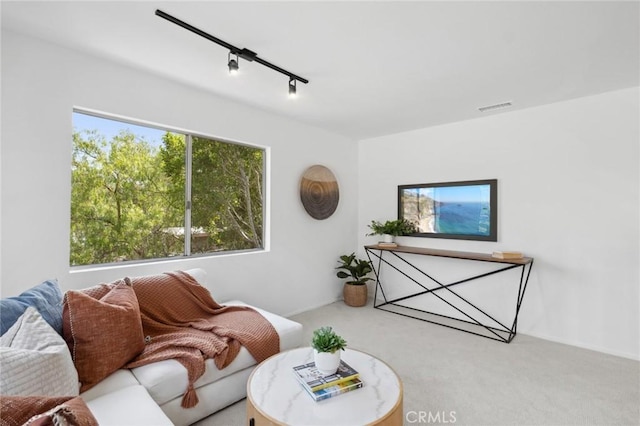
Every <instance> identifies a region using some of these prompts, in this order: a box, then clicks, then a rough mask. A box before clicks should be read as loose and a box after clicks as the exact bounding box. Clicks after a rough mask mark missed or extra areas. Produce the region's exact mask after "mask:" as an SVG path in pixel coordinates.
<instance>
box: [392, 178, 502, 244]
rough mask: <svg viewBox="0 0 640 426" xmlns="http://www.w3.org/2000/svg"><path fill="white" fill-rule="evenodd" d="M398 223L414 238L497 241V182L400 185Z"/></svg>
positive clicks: (476, 181) (479, 181)
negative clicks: (402, 221)
mask: <svg viewBox="0 0 640 426" xmlns="http://www.w3.org/2000/svg"><path fill="white" fill-rule="evenodd" d="M398 219H405V220H408V221H409V222H411V223H412V224H414V225H415V227H416V229H417V232H416V233H414V234H411V236H412V237H427V238H449V239H458V240H479V241H498V180H497V179H485V180H469V181H458V182H437V183H421V184H411V185H398Z"/></svg>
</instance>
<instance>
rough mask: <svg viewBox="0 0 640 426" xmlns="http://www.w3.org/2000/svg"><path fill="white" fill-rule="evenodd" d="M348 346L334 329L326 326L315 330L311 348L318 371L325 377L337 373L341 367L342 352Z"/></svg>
mask: <svg viewBox="0 0 640 426" xmlns="http://www.w3.org/2000/svg"><path fill="white" fill-rule="evenodd" d="M346 346H347V342H346V340H344V339H343V338H342V336H339V335H338V334H337V333H336V332H335V331H333V328H331V327H329V326H325V327H320V328H318V329H316V330H314V331H313V337H312V338H311V347H312V348H313V359H314V362H315V363H316V368H317V369H318V371H320V372H321V373H322V374H325V375H329V374H333V373H335V372H336V371H337V370H338V366H339V365H340V351H343V350H344V348H345V347H346Z"/></svg>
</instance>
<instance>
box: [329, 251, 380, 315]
mask: <svg viewBox="0 0 640 426" xmlns="http://www.w3.org/2000/svg"><path fill="white" fill-rule="evenodd" d="M338 263H339V266H338V267H337V268H336V269H339V271H338V273H337V274H336V275H337V276H338V278H341V279H347V278H348V279H349V281H347V282H345V283H344V286H343V288H342V295H343V297H344V303H346V304H347V305H349V306H364V305H366V304H367V281H370V280H372V278H369V277H368V276H367V275H369V273H370V272H371V271H373V267H372V266H371V262H369V261H368V260H364V259H358V258H356V254H355V253H351V254H349V255H346V254H345V255H342V256H340V260H338Z"/></svg>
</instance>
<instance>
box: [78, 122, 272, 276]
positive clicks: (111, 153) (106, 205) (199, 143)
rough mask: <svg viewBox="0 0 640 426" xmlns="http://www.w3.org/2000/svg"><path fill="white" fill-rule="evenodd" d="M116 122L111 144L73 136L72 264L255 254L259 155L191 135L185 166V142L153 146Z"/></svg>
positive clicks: (168, 139) (167, 135) (259, 236)
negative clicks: (187, 224) (187, 223)
mask: <svg viewBox="0 0 640 426" xmlns="http://www.w3.org/2000/svg"><path fill="white" fill-rule="evenodd" d="M77 114H79V113H74V117H76V116H77ZM109 122H110V123H113V122H114V121H113V120H109ZM116 123H117V122H116ZM121 124H122V129H121V130H120V131H119V132H118V133H117V134H115V135H113V136H111V137H105V136H104V135H102V134H101V131H100V129H86V128H83V129H78V128H77V127H76V129H75V131H74V134H73V160H72V186H71V187H72V189H71V233H70V234H71V235H70V238H71V253H70V264H71V265H72V266H74V265H95V264H104V263H112V262H121V261H132V260H142V259H157V258H167V257H174V256H184V255H190V254H199V253H213V252H220V251H231V250H249V249H257V248H262V247H263V198H264V193H263V187H264V179H263V176H264V150H262V149H258V148H254V147H249V146H244V145H239V144H233V143H229V142H222V141H218V140H212V139H207V138H202V137H196V136H193V137H191V141H192V142H191V146H192V150H191V158H192V162H191V167H189V166H188V165H187V162H186V158H188V157H187V145H188V144H187V136H185V135H183V134H178V133H172V132H168V131H167V132H164V134H163V136H162V138H161V141H156V143H155V144H154V143H150V142H149V141H147V140H145V138H144V137H143V136H140V135H137V134H135V132H134V131H131V130H129V128H128V127H127V124H126V123H121ZM133 127H137V128H139V126H133ZM189 170H190V171H191V179H190V180H188V179H187V173H188V171H189ZM188 181H190V182H191V188H186V184H187V182H188ZM187 193H190V194H191V203H190V205H191V209H187V210H185V205H187V201H188V200H187V199H186V198H185V194H187ZM185 215H187V217H189V218H190V220H191V227H190V229H189V232H186V233H185ZM189 233H190V235H191V239H190V248H191V249H190V252H185V244H184V242H185V234H189Z"/></svg>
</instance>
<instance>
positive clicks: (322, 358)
mask: <svg viewBox="0 0 640 426" xmlns="http://www.w3.org/2000/svg"><path fill="white" fill-rule="evenodd" d="M340 352H341V351H339V350H338V351H335V352H334V353H331V352H318V351H317V350H315V349H314V350H313V361H314V362H315V363H316V368H317V369H318V371H320V372H321V373H322V374H333V373H335V372H336V371H338V366H339V365H340Z"/></svg>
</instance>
